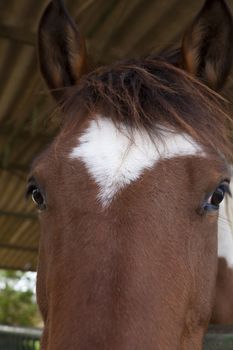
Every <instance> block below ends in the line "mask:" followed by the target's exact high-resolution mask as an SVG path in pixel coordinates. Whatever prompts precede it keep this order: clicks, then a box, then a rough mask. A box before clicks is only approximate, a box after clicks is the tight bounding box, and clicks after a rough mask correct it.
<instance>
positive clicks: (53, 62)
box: [38, 0, 86, 99]
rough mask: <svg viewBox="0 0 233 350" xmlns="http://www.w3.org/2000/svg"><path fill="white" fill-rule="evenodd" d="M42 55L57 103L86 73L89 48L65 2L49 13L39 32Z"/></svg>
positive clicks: (44, 72)
mask: <svg viewBox="0 0 233 350" xmlns="http://www.w3.org/2000/svg"><path fill="white" fill-rule="evenodd" d="M38 54H39V63H40V68H41V72H42V75H43V77H44V79H45V81H46V83H47V85H48V87H49V88H50V89H51V93H52V95H53V96H54V97H55V98H56V99H60V98H61V97H62V88H64V87H67V86H71V85H74V84H76V83H77V81H78V80H79V78H80V77H81V75H82V74H83V73H84V72H85V70H86V46H85V41H84V40H83V38H82V36H81V34H80V33H79V31H78V29H77V27H76V24H75V23H74V21H73V19H72V18H71V17H70V16H69V14H68V12H67V10H66V8H65V6H64V3H63V1H62V0H53V1H52V2H51V3H50V4H49V5H48V6H47V8H46V9H45V11H44V13H43V15H42V18H41V20H40V24H39V29H38Z"/></svg>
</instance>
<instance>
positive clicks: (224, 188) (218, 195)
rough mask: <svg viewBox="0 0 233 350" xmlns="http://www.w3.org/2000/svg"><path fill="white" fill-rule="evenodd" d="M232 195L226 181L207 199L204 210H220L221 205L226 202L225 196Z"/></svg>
mask: <svg viewBox="0 0 233 350" xmlns="http://www.w3.org/2000/svg"><path fill="white" fill-rule="evenodd" d="M226 193H228V194H230V195H231V192H230V188H229V183H228V182H226V181H224V182H222V183H221V184H220V185H219V186H218V188H216V190H215V191H214V192H213V193H212V195H211V196H210V197H209V198H208V199H207V201H206V202H205V205H204V209H205V210H207V211H211V210H218V209H219V205H220V203H221V202H222V201H223V200H224V197H225V194H226Z"/></svg>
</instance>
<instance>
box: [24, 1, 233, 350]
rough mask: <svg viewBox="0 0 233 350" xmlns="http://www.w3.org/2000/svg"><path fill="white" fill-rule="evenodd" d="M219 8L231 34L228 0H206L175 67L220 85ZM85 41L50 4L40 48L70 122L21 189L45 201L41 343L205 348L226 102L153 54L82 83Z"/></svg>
mask: <svg viewBox="0 0 233 350" xmlns="http://www.w3.org/2000/svg"><path fill="white" fill-rule="evenodd" d="M216 14H217V16H218V17H219V16H220V17H221V18H222V20H221V21H219V23H221V24H222V25H223V26H224V33H225V34H224V36H223V39H224V43H225V41H227V40H228V39H229V37H230V36H231V34H232V26H231V17H230V15H229V12H228V9H227V7H226V5H225V2H223V1H212V2H211V3H210V1H207V2H206V4H205V6H204V8H203V9H202V11H201V12H200V14H199V15H198V16H197V18H196V19H195V21H194V22H193V24H192V26H191V27H190V28H189V30H188V31H187V34H186V36H185V38H184V41H183V49H182V52H183V53H182V55H181V57H182V59H181V60H180V62H179V64H178V65H179V66H180V67H183V68H185V69H186V70H188V72H189V74H190V73H191V74H196V75H198V77H199V78H200V79H201V80H203V81H205V82H206V83H207V84H208V85H209V86H212V87H214V88H216V89H217V88H219V87H220V86H221V85H222V83H223V81H224V79H225V78H226V76H227V74H228V72H229V69H230V63H231V60H229V59H227V60H226V56H227V55H228V56H229V55H230V56H232V48H231V47H230V46H228V45H227V44H225V45H223V46H224V54H223V52H221V55H220V54H219V51H218V50H217V49H216V46H215V41H214V40H213V38H212V37H211V35H210V32H209V31H210V30H212V29H213V26H215V24H214V23H215V22H214V17H216ZM223 19H224V20H223ZM204 24H205V25H204ZM207 24H208V25H207ZM200 28H202V30H201V31H200ZM203 28H204V29H203ZM220 31H221V30H220ZM58 33H60V35H58ZM217 33H218V32H217ZM219 35H221V38H222V32H221V34H219ZM206 38H208V43H209V44H208V45H207V50H203V45H204V41H206ZM85 52H86V51H85V45H84V41H83V39H82V37H81V35H80V33H79V32H78V30H77V28H76V26H75V24H74V23H73V21H72V20H71V19H70V17H69V15H68V14H67V12H66V10H65V8H64V6H63V5H62V2H61V1H54V2H53V3H52V4H50V5H49V6H48V8H47V9H46V11H45V13H44V16H43V17H42V20H41V24H40V28H39V57H40V64H41V70H42V73H43V75H44V77H45V80H46V82H47V84H48V86H49V87H50V88H51V89H52V94H53V96H54V97H55V98H56V100H57V101H58V103H59V105H60V107H61V110H62V111H63V113H64V115H65V121H64V125H63V128H62V130H61V132H60V134H59V135H58V136H57V138H56V139H55V140H54V142H53V143H52V144H51V146H50V147H49V148H48V149H47V150H46V151H45V152H44V153H42V154H41V155H40V156H39V157H38V158H37V159H36V160H35V162H34V164H33V167H32V171H31V174H30V177H29V188H28V193H29V194H31V195H32V197H33V200H34V201H35V202H36V203H37V206H38V208H39V210H40V215H39V217H40V222H41V240H40V252H39V264H38V280H37V294H38V303H39V306H40V309H41V312H42V315H43V318H44V322H45V330H44V335H43V339H42V349H50V350H54V349H56V350H57V349H64V348H68V349H86V348H87V349H131V348H134V349H169V350H170V349H173V348H174V349H177V348H179V349H190V348H196V349H201V347H202V337H203V334H204V331H205V329H206V327H207V324H208V321H209V317H210V314H211V306H212V301H213V294H214V285H215V277H216V265H217V259H216V257H217V219H218V207H219V205H220V203H221V201H222V199H223V198H224V196H225V195H226V194H227V192H228V188H229V180H230V171H229V169H228V164H227V156H228V151H229V147H228V138H227V130H226V129H225V126H224V113H223V110H222V108H221V102H220V100H219V98H218V97H217V95H216V94H214V93H213V92H211V91H210V89H208V88H206V87H205V86H204V85H203V84H202V83H200V82H198V81H197V80H196V79H195V78H194V77H191V76H190V75H189V74H187V73H185V72H184V71H182V70H181V69H180V68H176V67H174V66H172V65H171V64H170V63H169V62H164V61H161V60H158V59H153V60H152V59H148V60H145V61H140V62H134V63H132V62H129V63H128V62H126V63H124V64H122V63H120V64H119V65H114V66H113V67H110V68H103V69H102V70H101V69H100V70H97V71H95V72H93V73H90V74H89V75H87V76H86V77H84V78H82V79H81V80H80V77H81V75H82V72H83V71H84V70H85V69H86V67H87V64H86V53H85ZM71 85H74V86H73V87H72V88H66V89H65V90H64V89H63V88H64V87H69V86H71ZM174 87H175V88H174ZM198 135H201V136H200V137H198ZM208 139H210V142H209V141H208ZM213 139H214V142H212V141H213ZM229 152H230V151H229ZM168 329H169V332H168V331H167V330H168Z"/></svg>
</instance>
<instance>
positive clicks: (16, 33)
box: [0, 24, 36, 46]
mask: <svg viewBox="0 0 233 350" xmlns="http://www.w3.org/2000/svg"><path fill="white" fill-rule="evenodd" d="M0 37H2V38H6V39H9V40H12V41H17V42H20V43H21V44H26V45H30V46H34V45H35V43H36V35H35V33H32V32H29V30H28V29H26V28H25V29H24V28H20V27H14V26H7V25H4V24H0Z"/></svg>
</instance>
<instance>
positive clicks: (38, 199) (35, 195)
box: [32, 188, 45, 210]
mask: <svg viewBox="0 0 233 350" xmlns="http://www.w3.org/2000/svg"><path fill="white" fill-rule="evenodd" d="M32 200H33V202H34V203H35V204H36V205H37V206H38V208H39V209H41V210H42V209H45V199H44V196H43V194H42V193H41V191H40V189H39V188H35V189H34V190H33V191H32Z"/></svg>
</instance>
